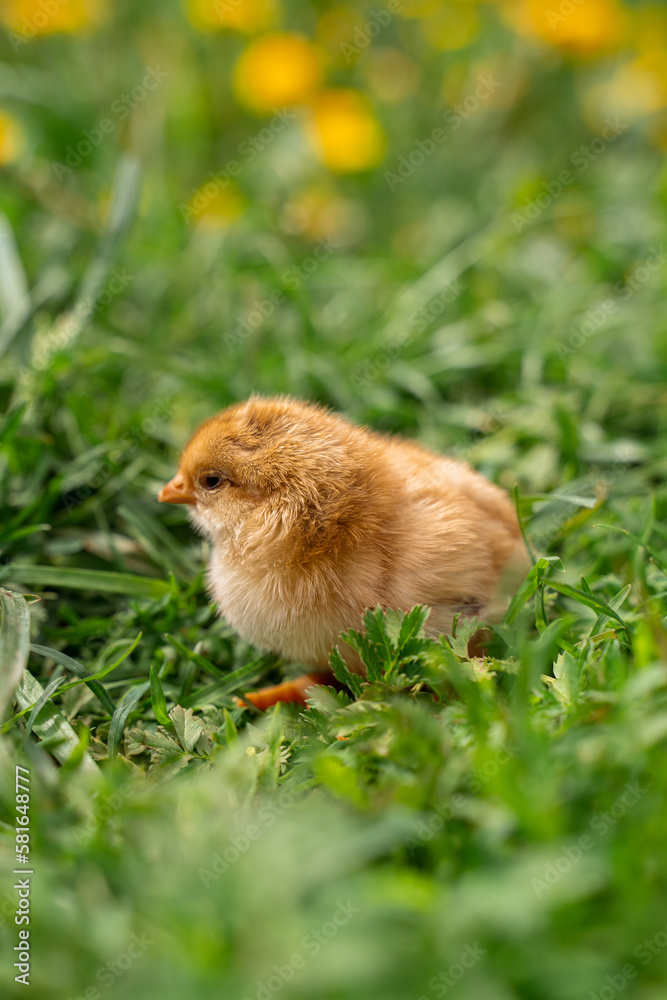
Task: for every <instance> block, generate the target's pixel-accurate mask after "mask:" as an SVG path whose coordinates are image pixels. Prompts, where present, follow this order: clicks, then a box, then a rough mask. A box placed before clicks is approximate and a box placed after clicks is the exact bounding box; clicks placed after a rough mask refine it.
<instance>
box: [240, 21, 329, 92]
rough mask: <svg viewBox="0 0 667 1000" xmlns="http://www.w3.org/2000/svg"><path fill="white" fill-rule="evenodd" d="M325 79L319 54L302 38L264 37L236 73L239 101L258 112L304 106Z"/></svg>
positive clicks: (250, 49)
mask: <svg viewBox="0 0 667 1000" xmlns="http://www.w3.org/2000/svg"><path fill="white" fill-rule="evenodd" d="M320 76H321V69H320V59H319V54H318V51H317V49H316V48H315V46H314V45H313V44H312V42H309V41H308V39H307V38H304V37H303V36H302V35H289V34H273V35H264V36H262V37H261V38H258V39H256V40H255V41H254V42H251V43H250V45H249V46H248V48H247V49H246V50H245V52H244V53H243V54H242V56H241V58H240V59H239V61H238V63H237V64H236V69H235V72H234V89H235V91H236V94H237V96H238V97H239V100H241V101H242V102H243V103H244V104H246V105H248V106H249V107H251V108H254V109H255V110H256V111H270V110H272V109H274V108H280V107H284V106H286V105H287V106H289V105H291V104H302V103H303V102H305V101H307V100H308V98H309V97H311V95H312V94H313V92H314V91H315V90H316V88H317V86H318V84H319V82H320Z"/></svg>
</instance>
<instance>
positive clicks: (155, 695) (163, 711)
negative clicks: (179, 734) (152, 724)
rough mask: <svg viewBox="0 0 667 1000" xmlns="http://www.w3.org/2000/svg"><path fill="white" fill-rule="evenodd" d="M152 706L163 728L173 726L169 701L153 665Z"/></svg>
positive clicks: (151, 682) (151, 683)
mask: <svg viewBox="0 0 667 1000" xmlns="http://www.w3.org/2000/svg"><path fill="white" fill-rule="evenodd" d="M150 685H151V704H152V706H153V712H154V713H155V718H156V719H157V721H158V722H159V723H160V725H161V726H170V725H171V724H172V722H171V719H170V718H169V713H168V712H167V701H166V699H165V696H164V691H163V690H162V684H161V682H160V677H159V675H158V672H157V670H156V669H155V667H154V666H153V665H152V664H151V679H150Z"/></svg>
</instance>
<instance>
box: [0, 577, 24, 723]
mask: <svg viewBox="0 0 667 1000" xmlns="http://www.w3.org/2000/svg"><path fill="white" fill-rule="evenodd" d="M0 607H1V608H2V627H1V628H0V713H2V712H4V710H5V708H6V707H7V705H8V704H9V701H10V699H11V697H12V694H13V693H14V690H15V689H16V686H17V684H18V683H19V682H20V680H21V677H22V676H23V671H24V670H25V667H26V664H27V662H28V655H29V652H30V611H29V610H28V605H27V603H26V600H25V598H24V597H23V596H22V595H21V594H17V593H15V592H14V591H13V590H2V589H0Z"/></svg>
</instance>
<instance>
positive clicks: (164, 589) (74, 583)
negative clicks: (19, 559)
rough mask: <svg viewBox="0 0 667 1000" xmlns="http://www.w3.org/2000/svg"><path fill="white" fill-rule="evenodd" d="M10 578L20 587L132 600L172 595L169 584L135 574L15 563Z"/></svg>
mask: <svg viewBox="0 0 667 1000" xmlns="http://www.w3.org/2000/svg"><path fill="white" fill-rule="evenodd" d="M10 575H11V578H12V580H15V581H16V582H17V583H27V584H30V585H31V586H36V587H71V588H72V589H74V590H90V591H92V592H93V593H95V592H97V593H100V594H128V595H130V596H131V597H156V598H157V597H164V595H165V594H168V593H169V584H168V583H167V582H166V580H157V579H153V578H152V577H149V576H135V575H134V574H133V573H111V572H108V571H107V570H98V569H75V568H73V567H69V566H68V567H65V566H63V567H60V566H30V565H21V564H19V563H14V564H13V565H12V567H11V574H10Z"/></svg>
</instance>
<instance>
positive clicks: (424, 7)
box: [399, 0, 442, 18]
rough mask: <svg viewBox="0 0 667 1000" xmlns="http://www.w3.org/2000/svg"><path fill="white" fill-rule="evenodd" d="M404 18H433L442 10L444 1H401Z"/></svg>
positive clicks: (401, 11)
mask: <svg viewBox="0 0 667 1000" xmlns="http://www.w3.org/2000/svg"><path fill="white" fill-rule="evenodd" d="M400 4H401V6H400V10H399V13H400V14H401V15H402V16H403V17H414V18H421V17H433V16H435V15H436V14H437V13H438V11H440V10H442V0H400Z"/></svg>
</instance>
